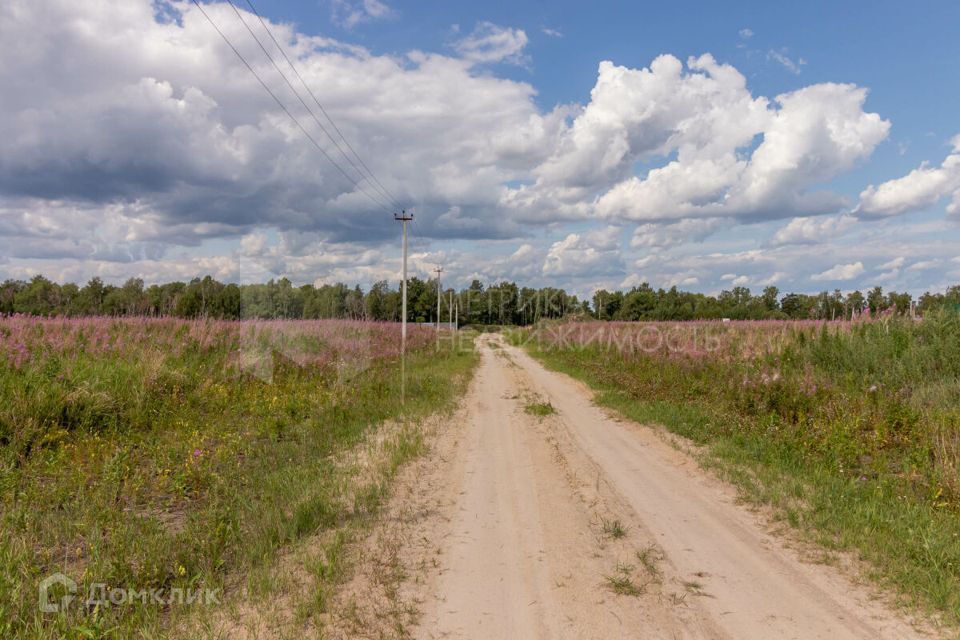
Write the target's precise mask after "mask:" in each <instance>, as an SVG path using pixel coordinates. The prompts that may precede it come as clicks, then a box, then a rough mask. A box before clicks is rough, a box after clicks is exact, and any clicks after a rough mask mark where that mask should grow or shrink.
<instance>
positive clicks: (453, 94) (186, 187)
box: [0, 0, 564, 245]
mask: <svg viewBox="0 0 960 640" xmlns="http://www.w3.org/2000/svg"><path fill="white" fill-rule="evenodd" d="M14 5H15V6H14V7H13V9H14V10H10V11H4V12H2V13H0V38H2V39H3V41H4V42H8V43H11V51H10V53H9V55H6V56H4V58H3V60H0V94H2V95H3V96H4V100H3V104H2V107H0V115H2V117H0V140H3V142H2V143H0V194H2V197H5V198H15V199H17V200H24V199H30V198H32V199H36V200H57V201H58V202H61V203H62V205H60V206H59V207H58V211H60V214H59V215H64V216H69V215H72V214H71V213H69V212H70V211H71V209H73V210H75V211H77V212H79V211H81V210H85V209H86V208H89V207H95V206H101V207H105V206H109V205H113V204H115V203H125V204H126V205H127V207H128V209H132V208H133V206H134V205H135V206H136V209H137V210H138V212H139V213H138V216H139V217H140V218H141V219H143V220H146V221H147V222H146V223H145V224H140V225H136V226H137V229H138V233H141V234H142V236H143V237H142V239H144V240H149V239H151V238H150V236H151V234H152V235H153V238H155V239H158V240H161V241H165V242H173V243H176V244H185V245H195V244H197V243H198V242H200V241H202V239H203V238H204V237H206V235H208V234H210V233H211V232H212V231H213V230H214V229H219V230H220V233H221V235H225V236H228V237H229V236H240V235H243V234H244V233H247V232H250V231H251V230H253V229H254V228H256V227H258V226H264V225H272V226H276V227H277V228H279V229H284V230H291V229H296V230H303V231H306V230H317V231H325V232H327V233H329V234H330V237H331V239H333V240H336V239H341V240H346V241H351V240H354V239H362V240H366V241H380V240H383V239H385V238H389V237H394V236H395V234H396V233H397V228H396V225H394V224H393V223H392V219H391V218H390V217H389V212H387V211H384V209H383V208H381V207H380V206H378V205H377V204H375V203H374V202H372V201H370V200H369V199H368V198H367V197H366V196H365V195H364V194H363V193H362V190H361V189H360V188H359V187H357V186H356V185H355V184H353V182H351V181H350V180H348V179H347V178H346V177H344V176H343V175H341V173H340V172H339V171H337V170H336V169H335V168H334V167H333V166H332V165H331V164H330V163H329V162H327V160H326V159H325V158H324V157H323V156H322V155H321V154H320V153H319V152H318V150H317V149H316V148H315V147H313V145H312V144H311V143H310V141H309V140H308V139H307V138H306V137H305V136H304V135H303V132H302V131H300V130H299V128H298V126H297V125H296V124H294V123H293V122H291V121H290V119H289V118H288V117H287V115H286V114H284V113H283V112H282V111H281V110H280V109H279V108H277V106H276V105H275V104H274V103H273V102H272V100H271V99H270V97H269V95H267V94H266V93H265V92H264V91H263V88H262V87H260V86H259V84H258V82H257V81H256V79H255V78H254V77H253V76H252V75H251V74H250V73H249V71H248V70H247V69H246V68H245V67H244V66H243V65H242V63H241V62H240V61H239V60H237V58H236V57H235V55H234V53H233V52H232V51H231V50H230V49H229V48H228V47H227V46H226V45H225V44H224V43H223V42H222V41H221V40H220V39H219V37H218V36H217V34H216V32H215V31H213V29H212V28H211V26H210V25H209V24H208V23H207V21H206V20H205V19H204V17H203V16H202V14H201V13H200V12H199V11H198V10H197V9H196V8H195V7H193V6H192V5H190V4H186V3H178V4H175V5H170V6H169V8H170V11H171V12H172V14H173V15H174V17H175V19H162V18H158V17H157V15H156V14H155V11H154V7H153V5H152V4H151V2H149V1H148V0H139V1H133V0H125V1H120V0H112V1H105V2H102V3H93V4H91V3H60V4H57V5H55V6H47V5H46V4H45V3H35V2H27V1H26V0H14ZM204 6H205V9H206V11H207V12H208V13H209V14H210V15H211V17H212V18H213V19H214V20H215V21H216V22H217V23H218V24H219V25H220V28H221V29H223V31H224V33H225V34H226V35H227V36H228V37H229V38H230V39H231V40H232V41H233V42H235V43H236V44H237V46H238V48H239V49H240V51H241V52H242V53H244V54H245V56H246V57H247V59H248V60H249V61H250V62H251V64H253V66H254V68H255V69H256V70H257V71H258V73H259V74H260V75H261V76H262V77H263V78H264V79H265V80H266V81H267V82H268V84H270V85H271V86H272V87H273V89H274V91H275V92H277V94H278V96H280V97H281V98H282V99H283V100H284V101H285V102H286V104H287V105H289V107H290V108H291V110H292V111H293V113H294V114H295V115H297V117H298V118H299V120H300V122H301V124H303V126H304V127H306V128H307V129H308V130H309V131H311V133H312V135H313V136H314V138H315V139H317V140H318V141H319V142H320V144H321V145H322V146H324V147H325V148H326V150H327V152H328V153H329V154H330V155H331V156H333V157H334V158H335V159H336V160H338V162H339V164H340V165H341V166H342V167H343V168H344V169H345V171H346V172H347V173H348V174H350V175H352V176H353V177H354V179H358V175H359V174H358V173H357V172H356V171H355V168H354V167H353V166H351V165H350V164H349V163H348V162H347V160H346V159H345V158H344V157H343V156H341V155H340V154H339V153H338V151H337V149H336V148H335V147H334V145H333V144H332V143H331V142H330V141H329V140H327V139H326V138H325V136H324V135H323V133H322V132H321V131H320V130H319V128H318V127H317V126H316V123H315V122H313V120H312V118H311V117H310V115H309V114H308V113H307V112H306V110H305V109H303V108H302V106H301V105H299V103H298V102H297V101H296V100H295V99H294V97H293V96H292V94H290V93H284V89H286V87H285V86H284V85H283V84H282V81H281V80H280V79H279V77H278V76H277V74H276V70H274V69H273V68H272V66H271V65H270V63H269V61H268V60H267V59H266V58H265V57H264V56H263V53H262V52H261V51H259V49H258V48H257V45H256V43H255V42H254V41H253V40H252V39H251V37H250V34H249V33H248V32H247V31H246V29H245V27H244V26H243V24H242V23H241V22H240V21H239V20H238V19H237V16H236V14H235V13H234V12H233V10H232V9H231V8H230V7H229V5H227V4H207V5H204ZM363 6H367V8H368V9H369V8H371V7H374V5H372V4H368V5H363ZM374 9H375V7H374ZM374 9H371V11H373V10H374ZM51 13H53V14H55V16H56V17H55V19H53V18H52V17H51ZM244 15H245V17H246V19H247V21H248V22H250V23H251V24H252V25H253V26H257V25H258V24H259V23H258V21H256V19H255V18H254V17H253V16H250V15H249V14H244ZM271 28H272V30H273V31H274V33H275V34H276V35H277V37H278V39H279V40H280V42H281V43H283V44H284V46H285V47H286V48H287V50H288V51H289V54H290V55H291V57H292V58H293V59H294V60H295V62H296V63H297V65H298V67H299V69H300V71H301V74H302V75H303V76H304V78H305V79H306V81H307V82H308V84H309V85H310V86H312V87H313V88H314V89H315V90H317V89H318V88H322V91H318V93H319V94H320V95H321V97H322V99H323V102H324V106H325V108H326V110H327V112H328V113H330V114H331V116H333V118H334V119H335V120H336V121H337V123H338V125H339V128H340V129H341V130H342V131H343V133H344V135H345V136H346V138H347V139H348V140H350V142H351V144H352V146H353V147H354V148H356V149H357V151H358V152H359V154H360V156H361V157H362V158H364V159H365V161H366V163H367V165H369V166H370V167H371V168H372V169H373V171H374V172H375V173H376V174H377V175H378V177H379V178H380V179H381V180H382V182H383V183H384V185H385V186H386V188H387V189H388V190H389V191H390V192H391V193H392V194H394V195H395V196H396V198H397V199H399V200H401V201H402V202H403V203H405V204H406V205H407V206H408V207H410V208H412V209H416V210H417V213H418V214H419V215H418V218H419V219H420V220H421V221H423V222H424V224H425V225H427V224H429V222H430V221H431V220H433V219H434V218H436V217H438V216H440V215H443V214H444V213H445V212H449V211H450V208H451V206H454V205H455V206H459V207H460V209H459V213H458V214H457V215H458V216H459V219H460V223H459V224H458V225H455V226H454V227H453V228H452V229H453V230H452V231H450V232H449V233H456V234H457V236H458V237H465V238H469V237H478V236H480V237H482V236H493V237H500V236H503V235H504V234H506V233H509V232H508V231H507V228H508V226H509V218H508V217H506V216H496V218H495V219H497V220H501V221H503V222H502V223H500V224H490V223H489V221H485V222H484V223H483V224H472V223H470V221H469V220H468V218H469V217H470V216H478V217H479V216H481V215H484V214H485V213H486V212H489V210H490V209H491V208H493V207H496V206H497V205H498V203H497V200H498V193H499V191H500V189H501V185H503V184H504V183H505V182H508V181H510V180H516V179H522V178H524V177H525V176H526V175H528V173H529V168H530V167H531V166H535V165H536V164H538V163H539V162H541V161H542V160H543V159H545V158H546V157H547V155H548V154H549V150H550V149H551V148H552V147H553V146H554V143H553V142H552V140H555V139H556V138H558V136H559V133H560V131H561V130H562V128H563V126H564V122H563V120H564V112H563V110H558V111H556V112H547V113H543V112H541V111H540V110H539V109H538V108H537V107H536V105H535V104H534V103H533V100H532V98H533V95H534V90H533V88H532V87H531V86H530V85H528V84H524V83H518V82H513V81H508V80H502V79H498V78H495V77H491V76H488V75H482V76H481V75H477V74H474V73H473V72H472V71H471V67H472V64H473V63H472V62H471V61H467V60H463V59H461V58H455V57H447V56H440V55H431V54H423V53H416V52H414V53H411V54H410V55H409V57H408V58H407V59H400V58H395V57H391V56H374V55H371V54H370V53H369V52H367V51H365V50H363V49H362V48H358V47H354V46H350V45H346V44H344V43H341V42H337V41H334V40H330V39H326V38H320V37H308V36H304V35H302V34H298V33H296V32H294V31H293V30H292V29H291V28H290V27H289V26H286V25H278V24H274V25H271ZM104 34H110V37H109V38H107V37H104ZM274 55H277V54H276V53H274ZM64 60H75V61H82V64H77V65H66V64H64V63H63V61H64ZM296 107H301V108H300V109H297V108H296ZM451 114H455V116H453V115H451ZM341 144H342V143H341ZM362 184H363V185H364V186H363V190H366V191H373V190H374V189H373V187H372V185H371V183H370V181H369V180H367V181H364V182H363V183H362ZM444 228H450V227H444ZM174 229H175V230H177V232H178V234H179V235H178V236H177V237H172V234H171V230H174ZM513 232H514V233H515V232H516V230H515V229H514V231H513Z"/></svg>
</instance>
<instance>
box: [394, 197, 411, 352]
mask: <svg viewBox="0 0 960 640" xmlns="http://www.w3.org/2000/svg"><path fill="white" fill-rule="evenodd" d="M393 219H394V220H397V221H398V222H402V223H403V284H402V285H401V287H400V288H401V289H403V294H402V296H403V305H402V306H403V311H401V314H402V317H403V320H402V327H403V328H402V329H401V330H400V336H401V337H400V351H401V353H406V352H407V223H408V222H410V221H411V220H413V214H410V215H407V210H406V209H404V210H403V211H402V212H401V213H400V214H399V215H398V214H396V213H395V214H393Z"/></svg>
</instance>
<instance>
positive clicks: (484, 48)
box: [453, 22, 529, 65]
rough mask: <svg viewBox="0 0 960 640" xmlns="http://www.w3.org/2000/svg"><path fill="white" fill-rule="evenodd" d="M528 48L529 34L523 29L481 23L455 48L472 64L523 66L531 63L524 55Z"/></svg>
mask: <svg viewBox="0 0 960 640" xmlns="http://www.w3.org/2000/svg"><path fill="white" fill-rule="evenodd" d="M526 46H527V34H526V33H525V32H524V31H523V29H512V28H510V27H501V26H498V25H495V24H493V23H492V22H481V23H480V24H478V25H477V26H476V28H475V29H474V30H473V32H472V33H471V34H470V35H468V36H467V37H465V38H462V39H461V40H458V41H457V42H455V43H454V45H453V48H454V49H455V50H456V51H457V53H459V54H460V55H461V56H463V57H464V58H465V59H467V60H470V61H472V62H504V63H507V64H517V65H523V64H527V63H528V62H529V60H528V59H527V57H526V56H525V55H524V54H523V49H524V48H525V47H526Z"/></svg>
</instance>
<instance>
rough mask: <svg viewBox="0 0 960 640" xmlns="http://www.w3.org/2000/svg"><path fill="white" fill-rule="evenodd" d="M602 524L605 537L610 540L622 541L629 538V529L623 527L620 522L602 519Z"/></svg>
mask: <svg viewBox="0 0 960 640" xmlns="http://www.w3.org/2000/svg"><path fill="white" fill-rule="evenodd" d="M600 524H601V526H602V528H603V535H605V536H607V537H608V538H612V539H614V540H620V539H621V538H625V537H627V528H626V527H625V526H623V523H622V522H620V521H619V520H616V519H613V520H608V519H606V518H602V519H601V523H600Z"/></svg>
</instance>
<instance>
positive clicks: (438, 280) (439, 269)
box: [433, 267, 443, 333]
mask: <svg viewBox="0 0 960 640" xmlns="http://www.w3.org/2000/svg"><path fill="white" fill-rule="evenodd" d="M433 272H434V273H436V274H437V333H440V300H441V299H442V298H443V294H441V293H440V274H441V273H443V267H437V268H436V269H434V270H433Z"/></svg>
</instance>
